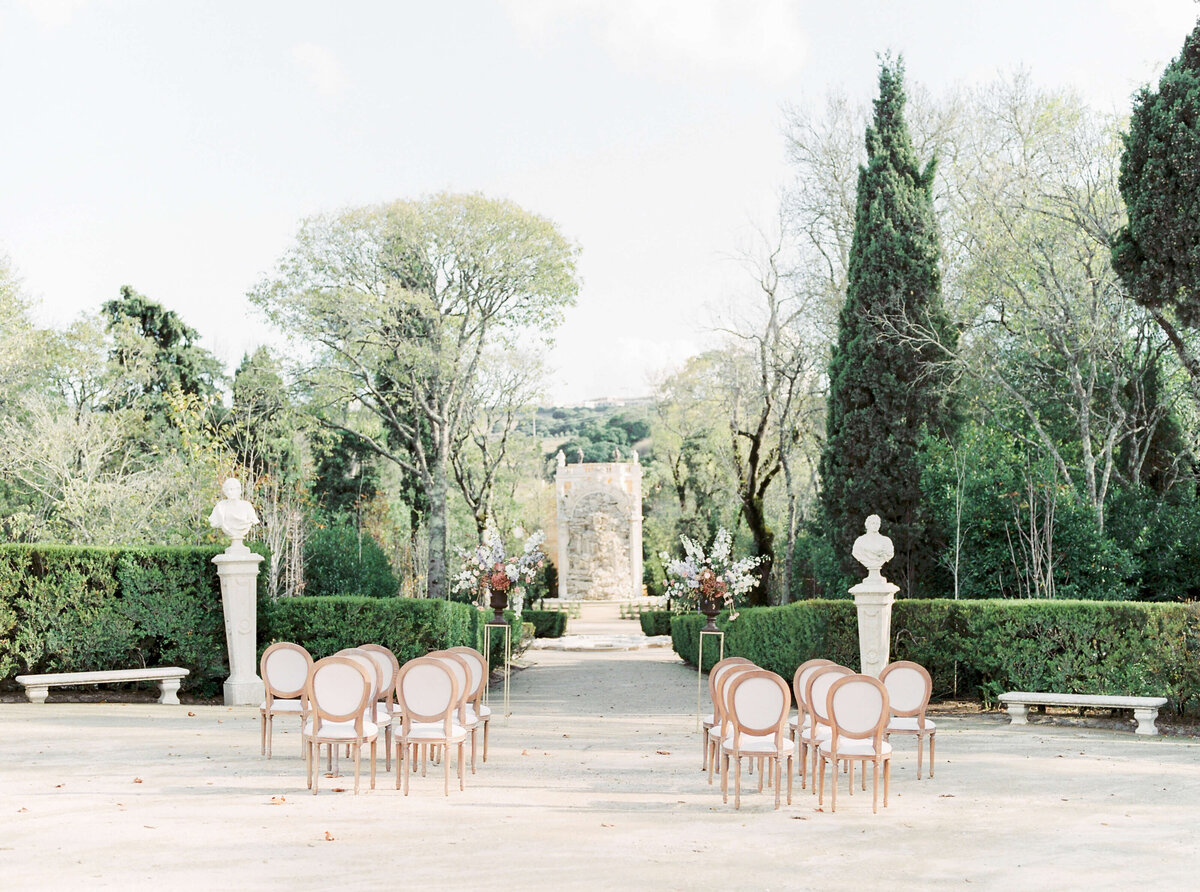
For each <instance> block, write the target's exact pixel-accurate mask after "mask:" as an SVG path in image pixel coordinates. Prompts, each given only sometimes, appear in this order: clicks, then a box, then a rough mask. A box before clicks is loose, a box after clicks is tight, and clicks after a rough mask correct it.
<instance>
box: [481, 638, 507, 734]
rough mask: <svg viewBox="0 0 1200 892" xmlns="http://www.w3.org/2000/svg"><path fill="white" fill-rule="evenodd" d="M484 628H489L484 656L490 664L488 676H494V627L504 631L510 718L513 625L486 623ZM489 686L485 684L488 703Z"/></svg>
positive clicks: (505, 691) (484, 698) (505, 707)
mask: <svg viewBox="0 0 1200 892" xmlns="http://www.w3.org/2000/svg"><path fill="white" fill-rule="evenodd" d="M484 628H485V629H486V630H487V631H486V632H484V636H485V637H486V639H487V642H486V644H485V646H484V658H485V660H487V661H488V665H487V667H486V670H487V675H488V678H491V677H492V667H491V662H490V661H491V659H492V631H493V630H494V629H501V630H503V632H504V670H503V671H504V718H505V719H508V717H509V716H510V715H512V709H511V708H510V707H509V699H508V679H509V676H510V675H512V668H511V664H512V626H510V625H509V624H508V623H485V624H484ZM489 688H491V685H484V688H483V702H484V703H487V701H488V690H489Z"/></svg>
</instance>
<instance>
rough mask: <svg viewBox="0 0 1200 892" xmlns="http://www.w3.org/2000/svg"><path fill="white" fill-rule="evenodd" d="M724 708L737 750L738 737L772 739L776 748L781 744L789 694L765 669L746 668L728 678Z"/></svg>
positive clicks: (776, 676) (788, 706)
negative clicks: (749, 736) (748, 736)
mask: <svg viewBox="0 0 1200 892" xmlns="http://www.w3.org/2000/svg"><path fill="white" fill-rule="evenodd" d="M725 705H726V707H727V710H728V715H729V725H730V728H731V730H732V733H733V746H734V749H737V747H738V745H739V742H740V739H741V735H743V734H749V735H753V736H755V737H765V736H767V735H768V734H770V735H773V736H774V738H775V746H776V749H778V748H779V747H781V746H782V744H783V729H784V728H785V727H787V716H788V712H790V711H791V708H792V692H791V691H790V690H788V685H787V682H786V681H784V680H783V678H782V677H780V676H778V675H776V674H775V673H774V672H769V671H767V670H766V669H749V670H746V671H742V672H738V673H737V674H736V675H734V676H733V677H732V678H730V680H729V683H728V685H727V686H726V688H725Z"/></svg>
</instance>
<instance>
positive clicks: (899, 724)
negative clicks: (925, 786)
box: [879, 660, 937, 780]
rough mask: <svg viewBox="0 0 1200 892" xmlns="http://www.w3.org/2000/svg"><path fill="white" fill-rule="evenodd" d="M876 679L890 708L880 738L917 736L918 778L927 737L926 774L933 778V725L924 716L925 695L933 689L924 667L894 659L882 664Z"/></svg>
mask: <svg viewBox="0 0 1200 892" xmlns="http://www.w3.org/2000/svg"><path fill="white" fill-rule="evenodd" d="M879 680H880V681H882V682H883V686H884V687H885V688H887V692H888V702H889V703H890V710H891V718H890V719H889V720H888V724H887V728H885V729H884V732H883V737H884V739H885V740H887V739H888V738H889V736H890V735H892V734H912V735H914V736H915V737H916V738H917V780H920V779H921V759H922V752H921V749H922V747H921V744H922V742H923V741H924V739H925V738H926V737H928V738H929V776H930V777H933V736H934V734H936V733H937V725H936V724H935V723H934V722H933V721H932V720H930V719H927V718H925V710H926V708H927V707H928V706H929V695H930V693H931V692H932V691H933V679H932V678H930V676H929V672H928V670H926V668H925V667H924V666H922V665H920V664H919V663H913V662H910V661H908V660H898V661H896V662H895V663H889V664H888V665H887V666H885V667H884V669H883V671H882V672H880V673H879Z"/></svg>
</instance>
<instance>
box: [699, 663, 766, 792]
mask: <svg viewBox="0 0 1200 892" xmlns="http://www.w3.org/2000/svg"><path fill="white" fill-rule="evenodd" d="M753 665H754V664H753V663H752V662H751V661H750V660H747V659H746V658H745V657H726V658H725V659H723V660H718V661H717V662H716V663H714V664H713V667H712V668H711V669H709V670H708V698H709V700H710V701H711V702H712V704H713V711H712V712H710V713H709V714H708V715H706V716H705V717H704V719H703V720H702V722H701V724H702V726H703V727H702V728H701V730H702V732H703V734H704V736H703V737H702V738H700V750H701V756H702V757H703V760H704V761H703V763H702V764H701V765H700V770H701V771H708V770H709V769H708V766H709V761H710V759H711V758H712V755H711V754H712V750H713V746H712V740H711V739H710V738H709V735H708V732H709V730H710V729H711V728H712V727H713V726H714V725H717V724H720V721H721V720H720V718H719V717H718V716H717V706H716V704H717V698H716V693H715V690H716V688H715V685H716V682H717V679H718V678H720V677H721V676H722V675H723V674H724V673H725V670H726V669H728V668H729V667H730V666H753ZM710 775H711V772H710ZM710 783H711V781H710Z"/></svg>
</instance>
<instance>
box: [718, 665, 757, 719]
mask: <svg viewBox="0 0 1200 892" xmlns="http://www.w3.org/2000/svg"><path fill="white" fill-rule="evenodd" d="M753 665H754V663H753V662H752V661H750V660H747V659H746V658H745V657H726V658H725V659H723V660H718V661H717V662H716V663H714V664H713V667H712V668H711V669H709V670H708V696H709V699H710V700H711V701H712V704H713V719H714V721H716V722H718V723H719V722H720V721H721V717H720V715H719V713H718V709H719V707H718V706H717V704H718V702H719V701H718V699H717V682H718V681H719V680H720V678H721V676H722V675H724V674H725V673H726V672H728V671H729V670H730V669H731V668H732V667H734V666H753Z"/></svg>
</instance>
